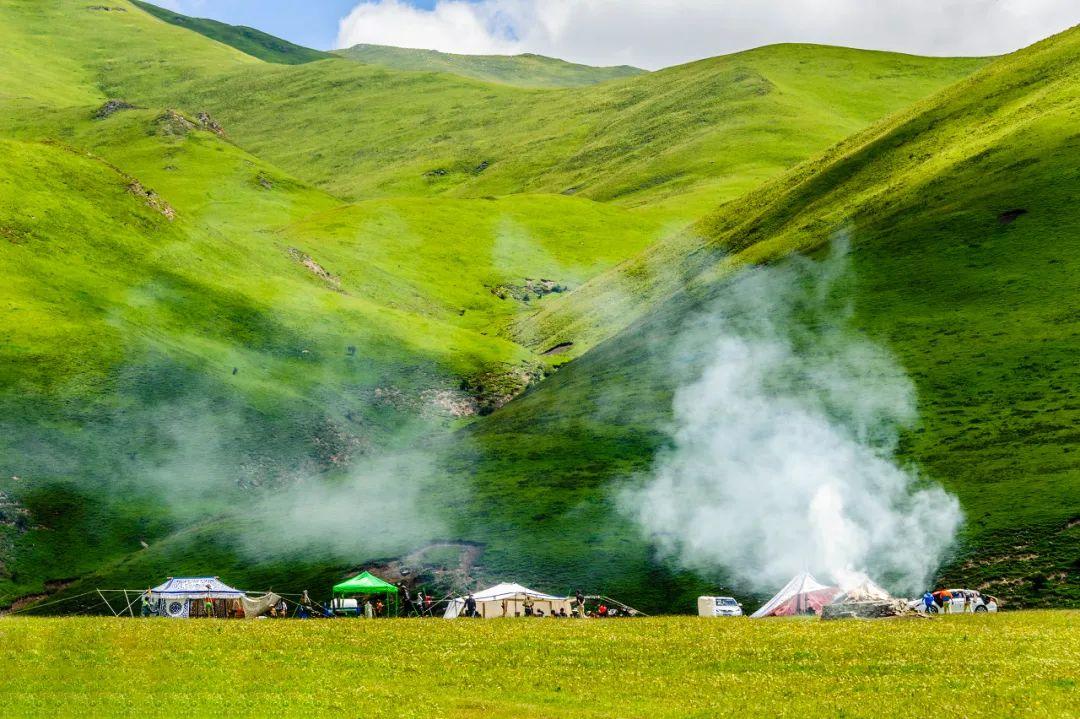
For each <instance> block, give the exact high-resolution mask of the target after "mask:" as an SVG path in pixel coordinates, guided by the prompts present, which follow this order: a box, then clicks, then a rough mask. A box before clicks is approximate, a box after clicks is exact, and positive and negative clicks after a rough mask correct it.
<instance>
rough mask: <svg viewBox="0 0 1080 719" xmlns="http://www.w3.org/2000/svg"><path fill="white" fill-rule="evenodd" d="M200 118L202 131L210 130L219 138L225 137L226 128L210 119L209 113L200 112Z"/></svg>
mask: <svg viewBox="0 0 1080 719" xmlns="http://www.w3.org/2000/svg"><path fill="white" fill-rule="evenodd" d="M198 118H199V126H200V127H201V128H202V129H204V130H209V131H210V132H212V133H214V134H215V135H217V136H218V137H225V128H224V127H222V126H221V124H220V123H219V122H218V121H217V120H215V119H214V118H212V117H210V113H209V112H206V111H205V110H204V111H202V112H200V113H199V115H198Z"/></svg>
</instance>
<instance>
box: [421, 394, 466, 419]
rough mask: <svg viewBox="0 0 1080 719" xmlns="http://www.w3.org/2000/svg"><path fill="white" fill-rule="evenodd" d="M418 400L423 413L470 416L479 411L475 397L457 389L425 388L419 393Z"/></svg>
mask: <svg viewBox="0 0 1080 719" xmlns="http://www.w3.org/2000/svg"><path fill="white" fill-rule="evenodd" d="M420 401H421V403H422V404H423V409H424V410H426V411H425V414H429V413H431V412H434V413H435V414H440V415H448V416H450V417H472V416H474V415H476V414H479V412H480V403H479V402H478V401H477V399H476V398H475V397H473V396H471V395H469V394H467V393H465V392H461V391H457V390H447V389H442V390H426V391H424V392H422V393H421V394H420Z"/></svg>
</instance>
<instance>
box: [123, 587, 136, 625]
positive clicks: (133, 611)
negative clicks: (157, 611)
mask: <svg viewBox="0 0 1080 719" xmlns="http://www.w3.org/2000/svg"><path fill="white" fill-rule="evenodd" d="M124 601H125V602H127V612H128V614H130V615H131V618H132V619H134V618H135V610H134V609H132V608H131V605H132V604H134V603H135V602H133V601H129V600H128V590H126V589H125V590H124Z"/></svg>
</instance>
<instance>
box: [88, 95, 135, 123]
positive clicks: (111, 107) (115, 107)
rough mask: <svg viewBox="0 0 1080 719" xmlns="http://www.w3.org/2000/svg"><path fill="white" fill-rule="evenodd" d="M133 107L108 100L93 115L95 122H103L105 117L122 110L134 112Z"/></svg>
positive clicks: (118, 101)
mask: <svg viewBox="0 0 1080 719" xmlns="http://www.w3.org/2000/svg"><path fill="white" fill-rule="evenodd" d="M134 109H135V106H134V105H132V104H131V103H129V102H124V101H123V100H109V101H108V102H106V103H105V104H104V105H102V106H101V107H99V108H98V109H97V112H95V113H94V119H95V120H104V119H105V118H106V117H110V116H112V115H115V114H116V113H118V112H121V111H123V110H134Z"/></svg>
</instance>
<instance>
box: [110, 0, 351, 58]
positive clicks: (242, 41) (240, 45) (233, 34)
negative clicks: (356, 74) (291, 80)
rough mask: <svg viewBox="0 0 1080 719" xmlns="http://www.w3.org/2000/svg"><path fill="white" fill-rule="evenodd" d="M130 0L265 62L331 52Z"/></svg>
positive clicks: (168, 20)
mask: <svg viewBox="0 0 1080 719" xmlns="http://www.w3.org/2000/svg"><path fill="white" fill-rule="evenodd" d="M131 3H132V5H135V6H136V7H138V8H140V9H142V10H145V11H146V12H148V13H150V14H151V15H153V16H154V17H156V18H159V19H161V20H164V21H165V22H167V23H170V24H172V25H177V26H179V27H182V28H187V29H188V30H191V31H193V32H197V33H199V34H200V35H205V36H206V37H208V38H210V39H212V40H217V41H218V42H220V43H224V44H226V45H231V46H232V47H235V48H236V49H237V50H240V51H241V52H246V53H247V54H248V55H251V56H252V57H257V58H259V59H260V60H265V61H266V62H273V63H279V64H281V65H302V64H304V63H305V62H315V61H316V60H325V59H326V58H328V57H330V55H329V53H325V52H320V51H318V50H312V49H311V48H307V47H303V46H302V45H296V44H294V43H291V42H289V41H288V40H282V39H281V38H278V37H274V36H273V35H267V34H266V33H265V32H261V31H259V30H256V29H254V28H250V27H243V26H238V25H228V24H226V23H223V22H218V21H217V20H208V19H206V18H193V17H188V16H187V15H181V14H179V13H175V12H172V11H171V10H166V9H165V8H163V7H158V6H157V5H153V4H151V3H148V2H141V1H140V0H131Z"/></svg>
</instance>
